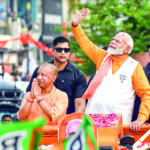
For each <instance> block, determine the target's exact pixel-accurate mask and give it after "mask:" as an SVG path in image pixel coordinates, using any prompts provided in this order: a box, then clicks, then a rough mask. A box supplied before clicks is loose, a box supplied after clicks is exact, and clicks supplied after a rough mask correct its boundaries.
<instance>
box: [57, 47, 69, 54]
mask: <svg viewBox="0 0 150 150" xmlns="http://www.w3.org/2000/svg"><path fill="white" fill-rule="evenodd" d="M54 49H56V52H58V53H61V52H62V51H63V50H64V52H65V53H69V52H70V48H61V47H56V48H54Z"/></svg>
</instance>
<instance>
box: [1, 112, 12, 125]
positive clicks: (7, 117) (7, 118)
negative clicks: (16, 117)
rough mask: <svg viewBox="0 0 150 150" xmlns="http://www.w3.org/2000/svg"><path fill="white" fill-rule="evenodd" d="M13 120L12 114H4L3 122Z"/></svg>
mask: <svg viewBox="0 0 150 150" xmlns="http://www.w3.org/2000/svg"><path fill="white" fill-rule="evenodd" d="M11 121H12V117H11V115H9V114H5V115H3V116H2V119H1V122H2V123H4V122H11Z"/></svg>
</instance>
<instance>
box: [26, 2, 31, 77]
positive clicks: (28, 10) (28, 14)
mask: <svg viewBox="0 0 150 150" xmlns="http://www.w3.org/2000/svg"><path fill="white" fill-rule="evenodd" d="M30 11H31V3H30V0H27V22H26V23H27V33H28V34H29V20H30ZM29 61H30V60H29V45H27V76H28V75H29V65H31V64H29Z"/></svg>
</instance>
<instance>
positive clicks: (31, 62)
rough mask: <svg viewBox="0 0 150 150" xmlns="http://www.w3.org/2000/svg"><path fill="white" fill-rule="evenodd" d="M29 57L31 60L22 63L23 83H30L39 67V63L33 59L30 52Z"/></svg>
mask: <svg viewBox="0 0 150 150" xmlns="http://www.w3.org/2000/svg"><path fill="white" fill-rule="evenodd" d="M28 55H29V58H24V60H23V62H22V66H21V72H22V81H30V79H31V76H32V73H33V71H34V69H35V68H36V67H37V63H36V60H35V59H34V57H33V53H32V52H31V51H29V54H28ZM27 61H28V62H27ZM28 65H29V66H28ZM28 67H29V68H28Z"/></svg>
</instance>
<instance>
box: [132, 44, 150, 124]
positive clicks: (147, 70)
mask: <svg viewBox="0 0 150 150" xmlns="http://www.w3.org/2000/svg"><path fill="white" fill-rule="evenodd" d="M147 49H148V53H149V55H150V44H148V45H147ZM144 72H145V75H146V77H147V79H148V81H149V83H150V62H148V63H147V65H146V66H145V67H144ZM140 104H141V99H140V97H139V96H138V95H136V99H135V103H134V109H133V115H132V121H135V120H136V119H137V117H138V113H139V108H140ZM147 122H148V123H150V117H149V120H148V121H147Z"/></svg>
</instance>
